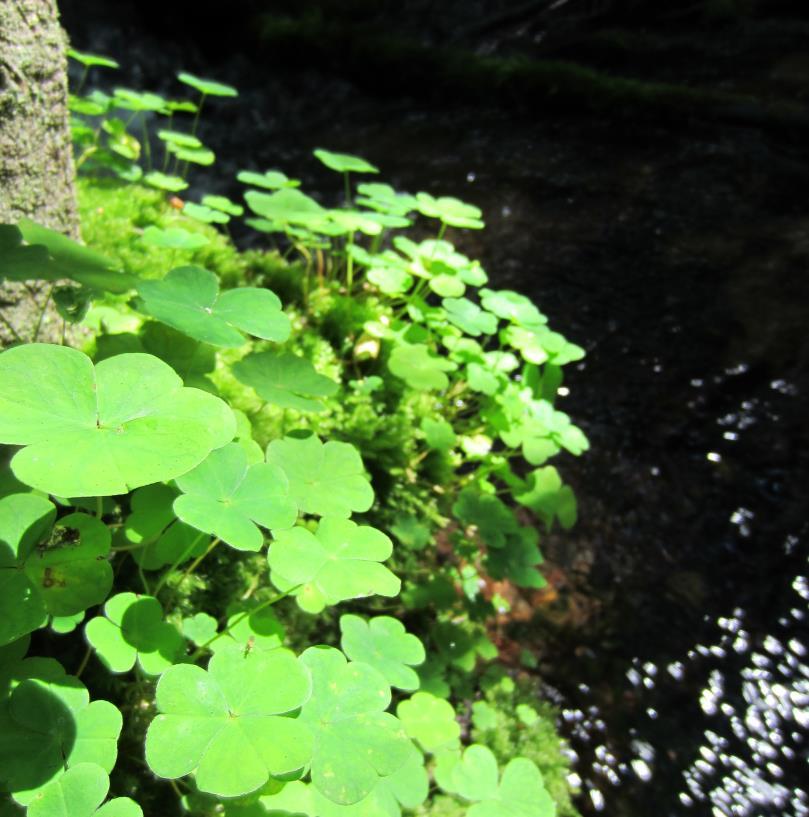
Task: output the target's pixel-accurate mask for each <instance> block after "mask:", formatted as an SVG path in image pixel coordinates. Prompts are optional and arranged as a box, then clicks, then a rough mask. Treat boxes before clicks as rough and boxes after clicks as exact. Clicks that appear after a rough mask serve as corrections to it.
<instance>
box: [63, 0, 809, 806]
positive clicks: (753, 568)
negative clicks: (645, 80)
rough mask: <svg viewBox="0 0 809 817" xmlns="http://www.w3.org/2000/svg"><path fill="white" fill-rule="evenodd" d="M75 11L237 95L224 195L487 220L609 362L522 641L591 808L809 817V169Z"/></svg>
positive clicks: (745, 140) (135, 60)
mask: <svg viewBox="0 0 809 817" xmlns="http://www.w3.org/2000/svg"><path fill="white" fill-rule="evenodd" d="M74 5H75V6H78V5H79V4H78V3H76V4H74ZM63 12H64V14H65V22H66V27H67V28H68V30H69V31H71V32H73V33H74V38H75V43H76V45H77V47H79V48H87V49H89V50H93V51H98V52H100V53H108V54H110V55H112V56H114V57H116V58H117V59H119V60H120V61H121V62H122V63H125V84H131V85H132V86H133V87H137V88H144V89H147V90H164V89H165V88H166V78H167V77H171V76H172V75H173V73H174V72H176V71H177V70H179V69H181V68H184V69H189V70H197V71H199V73H201V74H202V75H210V76H215V77H216V78H218V79H222V80H223V81H227V82H232V83H233V84H234V85H236V86H237V87H239V89H240V91H241V97H240V100H239V103H238V104H231V105H228V106H227V108H225V107H224V106H222V107H219V108H215V106H213V105H212V106H211V109H210V110H209V112H208V113H209V115H208V117H207V120H206V122H205V123H204V125H203V131H202V137H203V139H204V141H205V142H206V143H207V144H210V145H211V146H212V147H213V148H214V150H215V151H216V152H217V155H218V156H219V157H220V160H219V161H218V163H217V165H216V167H215V170H214V173H213V175H210V176H208V177H207V178H208V179H209V180H210V183H209V184H208V186H207V188H206V190H205V191H203V192H225V193H231V194H234V193H237V190H236V189H235V187H234V186H233V183H232V179H233V177H234V175H235V171H236V170H237V169H241V168H246V167H249V168H251V169H253V168H255V169H265V168H270V167H278V168H281V169H283V170H285V171H286V172H288V173H290V174H291V175H292V174H294V175H296V176H298V177H300V178H302V179H303V180H304V188H305V189H307V190H308V191H309V192H318V193H319V194H320V195H322V196H323V197H325V198H328V197H330V196H333V197H335V198H336V197H337V196H338V195H339V186H340V181H339V180H338V179H336V178H332V177H330V176H329V175H328V174H327V173H325V172H322V171H321V169H320V168H319V167H318V166H317V163H316V162H315V161H314V160H313V159H311V150H312V149H313V148H315V147H327V148H329V149H333V150H342V151H346V152H350V153H357V154H359V155H362V156H364V157H366V158H368V159H369V160H371V161H373V162H374V163H376V164H377V165H379V166H380V167H381V168H382V169H383V174H384V178H385V179H386V180H389V181H390V182H391V183H393V184H394V185H395V186H397V187H398V188H400V189H404V190H410V191H416V190H428V191H430V192H433V193H440V194H445V195H455V196H458V197H460V198H463V199H465V200H468V201H470V202H474V203H475V204H477V205H479V206H480V207H481V208H482V209H483V210H484V214H485V217H486V221H487V230H486V231H485V232H483V233H482V234H477V233H475V234H471V235H468V236H463V237H460V238H459V243H460V244H461V245H462V247H463V250H464V251H465V252H467V253H468V254H470V255H476V256H477V257H480V258H481V260H482V262H483V264H484V266H485V267H486V269H487V271H488V272H489V275H490V277H491V278H492V279H493V280H494V282H495V283H496V284H497V285H499V286H503V287H513V288H515V289H518V290H520V291H522V292H525V293H526V294H529V295H530V296H531V297H533V298H534V299H535V300H536V301H537V302H538V303H539V304H540V306H541V308H542V309H543V311H544V312H545V313H546V314H548V315H549V317H550V321H551V325H552V326H553V327H554V328H556V329H558V330H559V331H561V332H563V333H564V334H565V335H566V336H567V337H569V338H570V339H572V340H573V341H575V342H577V343H579V344H581V345H583V346H584V347H586V349H587V358H586V359H585V360H584V361H583V362H582V363H581V364H579V365H578V366H577V367H576V368H575V370H574V371H573V372H571V373H570V375H569V377H568V381H567V383H566V387H567V389H568V390H569V394H568V396H566V397H565V398H564V402H563V404H562V405H563V408H564V409H565V410H566V411H568V412H569V413H570V414H571V415H572V416H573V418H574V419H575V421H576V422H577V423H578V424H580V425H581V427H582V428H583V429H584V430H585V432H586V433H587V434H588V436H589V437H590V441H591V444H592V450H591V451H590V452H589V453H587V454H586V455H585V456H583V457H582V458H581V459H580V460H573V459H572V458H571V459H568V460H567V461H565V462H562V463H561V464H560V468H561V470H562V471H563V472H564V475H565V478H566V479H567V480H568V481H569V482H570V483H571V484H572V485H573V487H574V488H575V490H576V492H577V495H578V497H579V505H580V521H579V523H578V525H577V527H576V528H575V529H574V530H573V531H572V532H571V533H569V534H565V535H564V536H553V537H549V538H547V539H546V540H545V542H544V550H545V553H546V556H547V559H548V565H547V567H548V576H549V578H550V580H551V582H552V584H553V586H554V589H555V591H556V600H555V601H554V602H553V603H551V604H549V605H547V606H545V607H543V608H542V609H540V610H539V612H538V617H537V619H536V620H535V621H534V622H533V623H532V624H531V625H530V628H529V627H524V628H523V629H522V630H518V631H517V632H516V637H517V638H518V639H519V640H520V641H521V642H522V643H524V644H525V645H526V646H529V647H531V648H533V649H535V650H536V651H537V652H538V654H539V655H540V671H541V674H542V677H543V678H544V679H545V681H546V683H547V694H548V695H549V696H550V697H551V698H552V699H553V700H555V701H556V702H557V703H558V705H559V706H560V708H561V710H562V718H561V723H560V726H561V729H562V732H563V733H564V734H565V735H566V736H567V737H568V739H569V741H570V745H571V751H572V752H573V753H574V755H575V758H576V762H575V764H574V766H575V778H576V781H575V782H578V783H579V784H580V786H581V792H582V794H581V797H580V798H579V801H578V804H579V807H580V808H581V810H582V812H583V813H585V814H588V815H590V814H600V813H604V814H611V815H621V817H646V815H651V814H659V815H670V816H671V817H674V816H675V815H677V816H678V817H679V815H683V817H685V815H694V817H701V815H712V817H718V816H722V817H765V815H766V816H767V817H769V815H773V817H775V815H779V816H780V815H783V816H784V817H800V816H802V815H807V814H809V774H807V746H806V742H807V736H809V658H807V650H809V624H808V623H807V614H808V611H809V605H807V601H809V565H808V564H807V558H808V557H809V515H807V493H806V492H807V485H809V454H808V453H807V452H809V447H808V446H807V442H809V441H808V440H807V437H808V436H809V428H808V427H807V420H806V418H807V408H809V401H807V389H809V377H807V372H808V371H809V341H807V329H809V300H807V297H806V296H807V291H808V290H809V287H807V284H806V281H807V276H808V275H809V213H808V212H807V209H806V193H805V191H806V189H807V187H806V184H807V182H809V161H807V153H806V150H805V147H804V146H801V145H796V144H794V143H790V142H787V141H783V142H782V141H779V140H778V139H776V138H775V137H773V136H765V135H763V134H762V133H761V132H760V131H758V130H754V129H750V130H748V129H742V128H722V127H718V126H709V125H697V124H691V125H689V126H683V127H680V128H677V129H671V128H664V127H656V126H655V125H654V124H650V123H639V122H638V123H626V122H618V121H607V120H606V119H604V120H595V119H592V118H569V119H559V118H557V117H552V116H547V117H546V116H543V114H542V112H540V111H538V112H535V115H534V116H532V117H530V118H527V117H525V118H517V117H515V116H514V115H513V114H511V113H507V112H504V111H501V110H498V109H493V108H490V109H486V110H480V109H470V108H452V109H450V110H447V109H446V108H444V109H437V108H435V107H428V106H424V105H421V104H420V103H419V102H418V101H414V100H401V99H393V100H384V99H378V98H368V97H365V96H364V95H363V94H362V93H361V92H360V91H358V90H357V89H356V88H354V87H352V86H350V85H348V84H346V83H342V82H340V81H339V80H337V79H334V78H330V77H327V76H324V75H321V74H318V73H316V72H314V71H313V72H312V73H309V74H289V75H284V74H280V75H279V74H277V73H275V74H272V75H271V74H269V73H266V72H262V70H261V69H260V68H257V67H256V66H254V65H251V64H250V63H249V62H248V61H247V59H246V58H243V57H229V58H228V59H227V60H224V61H222V63H221V64H217V63H216V62H215V61H213V60H211V58H210V57H207V58H206V59H205V60H203V59H202V58H201V57H200V55H199V54H198V53H196V51H195V50H194V49H193V48H191V47H189V46H188V45H187V44H179V43H171V42H167V41H166V40H163V41H156V40H152V39H150V38H149V35H147V34H145V33H144V32H142V31H137V30H133V29H132V28H127V26H126V25H125V24H124V23H120V24H119V25H118V26H117V27H116V26H115V25H114V24H112V23H109V22H108V23H106V24H103V23H92V22H88V19H87V16H86V15H82V17H81V19H80V18H79V16H78V14H77V12H76V11H73V10H72V7H71V4H67V3H66V4H63ZM116 13H119V12H118V11H116ZM120 13H121V14H123V12H120ZM121 19H125V15H124V17H123V18H121Z"/></svg>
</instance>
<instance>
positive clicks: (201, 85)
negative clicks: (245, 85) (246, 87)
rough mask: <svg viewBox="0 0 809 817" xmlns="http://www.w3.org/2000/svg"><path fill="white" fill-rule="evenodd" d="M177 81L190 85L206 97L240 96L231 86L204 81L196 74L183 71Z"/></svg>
mask: <svg viewBox="0 0 809 817" xmlns="http://www.w3.org/2000/svg"><path fill="white" fill-rule="evenodd" d="M177 79H178V80H180V82H182V83H185V84H186V85H190V86H191V87H192V88H194V89H195V90H197V91H199V92H200V93H201V94H203V95H205V96H238V95H239V92H238V91H237V90H236V89H235V88H233V87H232V86H230V85H223V84H222V83H221V82H215V81H214V80H212V79H202V78H201V77H197V76H194V74H189V73H188V72H187V71H181V72H180V73H179V74H177Z"/></svg>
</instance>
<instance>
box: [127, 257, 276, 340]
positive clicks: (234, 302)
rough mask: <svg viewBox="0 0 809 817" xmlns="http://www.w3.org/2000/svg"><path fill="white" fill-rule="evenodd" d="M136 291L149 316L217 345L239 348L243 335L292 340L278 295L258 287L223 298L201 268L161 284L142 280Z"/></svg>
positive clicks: (176, 271)
mask: <svg viewBox="0 0 809 817" xmlns="http://www.w3.org/2000/svg"><path fill="white" fill-rule="evenodd" d="M138 292H139V294H140V296H141V298H143V303H144V305H145V309H146V312H147V313H148V314H149V315H152V316H153V317H155V318H157V319H158V320H159V321H162V322H163V323H166V324H168V325H169V326H173V327H174V328H175V329H178V330H179V331H180V332H183V333H185V334H186V335H189V336H190V337H192V338H195V339H196V340H199V341H202V342H203V343H210V344H211V345H213V346H224V347H238V346H241V345H243V344H244V343H245V337H244V335H243V334H242V332H246V333H248V334H250V335H255V336H256V337H259V338H264V339H265V340H274V341H277V342H279V343H283V342H284V341H285V340H286V339H287V338H288V337H289V332H290V323H289V318H287V316H286V315H285V314H284V313H283V311H282V310H281V301H280V300H278V297H277V296H276V295H275V293H273V292H270V290H269V289H259V288H257V287H240V288H238V289H229V290H227V291H225V292H222V293H220V292H219V279H218V278H217V276H216V275H214V273H212V272H209V271H208V270H206V269H203V268H202V267H194V266H188V267H177V268H176V269H173V270H172V271H171V272H170V273H169V274H168V275H167V276H166V277H165V278H163V279H162V280H161V281H141V282H140V283H139V285H138Z"/></svg>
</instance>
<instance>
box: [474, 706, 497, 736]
mask: <svg viewBox="0 0 809 817" xmlns="http://www.w3.org/2000/svg"><path fill="white" fill-rule="evenodd" d="M472 725H473V726H474V727H475V729H479V730H481V731H483V732H488V731H490V730H492V729H496V728H497V710H496V709H495V708H494V707H493V706H492V705H491V704H489V703H487V702H486V701H475V703H473V704H472Z"/></svg>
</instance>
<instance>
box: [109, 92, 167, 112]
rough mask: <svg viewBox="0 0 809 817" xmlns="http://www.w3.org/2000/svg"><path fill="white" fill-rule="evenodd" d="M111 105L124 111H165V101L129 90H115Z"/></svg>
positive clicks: (148, 94)
mask: <svg viewBox="0 0 809 817" xmlns="http://www.w3.org/2000/svg"><path fill="white" fill-rule="evenodd" d="M113 94H114V96H113V100H112V101H113V104H114V106H115V107H116V108H123V109H124V110H125V111H150V112H153V113H162V112H163V111H165V110H166V100H165V99H163V97H162V96H158V95H157V94H152V93H149V92H148V91H133V90H132V89H131V88H115V90H114V91H113Z"/></svg>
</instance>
